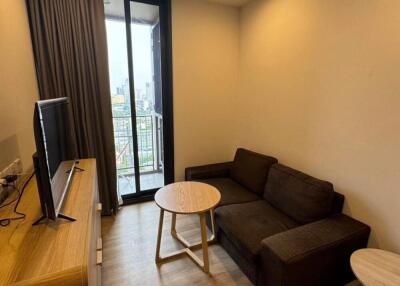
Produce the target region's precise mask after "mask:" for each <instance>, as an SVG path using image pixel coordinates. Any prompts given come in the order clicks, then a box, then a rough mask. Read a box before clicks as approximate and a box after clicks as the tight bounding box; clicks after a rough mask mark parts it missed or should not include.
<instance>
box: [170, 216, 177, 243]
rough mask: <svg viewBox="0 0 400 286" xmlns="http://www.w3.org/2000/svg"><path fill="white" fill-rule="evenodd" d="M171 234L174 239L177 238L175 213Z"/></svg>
mask: <svg viewBox="0 0 400 286" xmlns="http://www.w3.org/2000/svg"><path fill="white" fill-rule="evenodd" d="M171 234H172V236H173V237H175V236H176V214H175V213H172V220H171Z"/></svg>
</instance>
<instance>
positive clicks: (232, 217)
mask: <svg viewBox="0 0 400 286" xmlns="http://www.w3.org/2000/svg"><path fill="white" fill-rule="evenodd" d="M215 219H216V223H217V225H218V227H219V229H220V231H221V230H222V231H223V232H224V233H225V234H226V236H227V237H228V239H229V240H230V241H231V242H232V244H234V245H235V246H236V247H237V248H238V250H239V252H240V253H242V254H243V256H244V257H245V258H246V259H248V260H249V261H253V262H256V260H257V257H258V254H259V252H260V250H261V241H262V240H263V239H265V238H267V237H270V236H271V235H274V234H277V233H281V232H283V231H286V230H288V229H291V228H294V227H296V226H298V223H296V222H295V221H294V220H292V219H291V218H289V217H288V216H286V215H285V214H283V213H281V212H280V211H278V210H277V209H275V208H274V207H273V206H271V205H270V204H268V202H266V201H264V200H261V201H255V202H250V203H244V204H235V205H228V206H223V207H220V208H217V209H216V210H215Z"/></svg>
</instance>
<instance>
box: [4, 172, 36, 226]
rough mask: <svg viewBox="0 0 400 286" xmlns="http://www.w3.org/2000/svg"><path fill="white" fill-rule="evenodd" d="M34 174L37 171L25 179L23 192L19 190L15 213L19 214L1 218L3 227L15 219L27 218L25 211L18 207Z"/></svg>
mask: <svg viewBox="0 0 400 286" xmlns="http://www.w3.org/2000/svg"><path fill="white" fill-rule="evenodd" d="M34 175H35V172H32V174H31V175H30V176H29V178H28V179H27V180H26V181H25V183H24V185H23V186H22V189H21V192H19V196H18V200H17V203H16V204H15V206H14V213H15V214H18V215H19V216H18V217H10V218H4V219H0V226H3V227H4V226H8V225H9V224H10V223H11V221H13V220H20V219H25V217H26V215H25V214H24V213H21V212H19V211H18V210H17V209H18V205H19V203H20V202H21V198H22V195H23V194H24V191H25V189H26V186H27V185H28V183H29V182H30V180H31V179H32V178H33V176H34ZM17 190H18V189H17Z"/></svg>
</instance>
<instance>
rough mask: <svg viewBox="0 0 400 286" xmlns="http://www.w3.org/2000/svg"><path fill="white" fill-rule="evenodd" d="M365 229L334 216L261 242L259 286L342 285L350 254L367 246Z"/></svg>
mask: <svg viewBox="0 0 400 286" xmlns="http://www.w3.org/2000/svg"><path fill="white" fill-rule="evenodd" d="M369 233H370V228H369V226H367V225H365V224H363V223H361V222H359V221H356V220H354V219H352V218H350V217H348V216H346V215H343V214H338V215H334V216H331V217H329V218H326V219H323V220H320V221H317V222H313V223H310V224H306V225H303V226H300V227H297V228H294V229H290V230H288V231H285V232H283V233H279V234H276V235H274V236H271V237H268V238H266V239H264V240H263V241H262V249H261V267H262V269H261V271H260V276H259V280H260V281H261V283H260V285H285V286H288V285H343V284H345V283H347V282H349V281H351V280H353V279H354V275H353V273H352V271H351V268H350V256H351V254H352V253H353V252H354V251H355V250H357V249H360V248H364V247H366V246H367V243H368V237H369Z"/></svg>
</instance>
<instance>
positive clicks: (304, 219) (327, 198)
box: [185, 148, 370, 286]
mask: <svg viewBox="0 0 400 286" xmlns="http://www.w3.org/2000/svg"><path fill="white" fill-rule="evenodd" d="M185 176H186V180H196V181H201V182H205V183H208V184H210V185H213V186H215V187H216V188H218V189H219V191H220V192H221V202H220V204H219V205H218V207H217V208H216V210H215V222H216V229H217V238H218V241H219V243H220V244H221V245H222V246H223V247H224V248H225V249H226V251H227V252H228V253H229V254H230V256H231V257H232V258H233V259H234V260H235V261H236V263H237V264H238V265H239V267H240V268H241V269H242V271H243V272H244V273H245V274H246V275H247V276H248V277H249V279H250V280H251V281H252V282H253V283H254V284H256V285H268V286H270V285H343V284H345V283H347V282H349V281H351V280H353V279H354V276H353V273H352V271H351V269H350V255H351V253H352V252H353V251H355V250H356V249H359V248H363V247H366V245H367V242H368V237H369V233H370V228H369V226H367V225H365V224H363V223H361V222H359V221H357V220H354V219H352V218H350V217H348V216H346V215H344V214H342V207H343V202H344V196H343V195H341V194H339V193H337V192H335V191H334V190H333V186H332V184H331V183H329V182H327V181H322V180H319V179H316V178H313V177H311V176H309V175H307V174H304V173H302V172H299V171H297V170H294V169H292V168H289V167H287V166H284V165H281V164H278V161H277V159H275V158H273V157H269V156H266V155H262V154H258V153H255V152H252V151H249V150H245V149H241V148H240V149H238V150H237V152H236V155H235V159H234V161H232V162H226V163H219V164H211V165H206V166H198V167H190V168H187V169H186V172H185Z"/></svg>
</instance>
